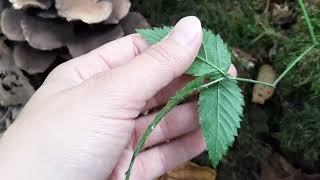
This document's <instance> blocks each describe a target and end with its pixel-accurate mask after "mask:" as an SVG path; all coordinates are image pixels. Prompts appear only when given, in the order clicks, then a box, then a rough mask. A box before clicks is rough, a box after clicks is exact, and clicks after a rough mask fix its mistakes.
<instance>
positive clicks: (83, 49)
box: [67, 25, 124, 57]
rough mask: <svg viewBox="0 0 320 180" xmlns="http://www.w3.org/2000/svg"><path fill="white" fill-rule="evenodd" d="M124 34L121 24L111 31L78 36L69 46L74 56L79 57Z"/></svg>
mask: <svg viewBox="0 0 320 180" xmlns="http://www.w3.org/2000/svg"><path fill="white" fill-rule="evenodd" d="M123 35H124V33H123V30H122V28H121V26H120V25H117V26H116V27H115V28H113V29H112V30H110V31H106V32H103V33H101V32H100V33H95V34H91V35H89V36H88V37H85V38H83V37H76V38H75V39H74V40H73V41H71V42H69V43H67V47H68V49H69V52H70V54H71V56H72V57H78V56H81V55H83V54H86V53H88V52H90V51H91V50H94V49H96V48H98V47H100V46H102V45H103V44H105V43H108V42H110V41H113V40H115V39H118V38H120V37H122V36H123Z"/></svg>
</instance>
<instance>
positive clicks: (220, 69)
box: [137, 27, 231, 76]
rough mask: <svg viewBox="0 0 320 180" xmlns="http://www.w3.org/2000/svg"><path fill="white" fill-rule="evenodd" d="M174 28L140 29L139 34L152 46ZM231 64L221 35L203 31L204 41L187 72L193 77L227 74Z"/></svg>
mask: <svg viewBox="0 0 320 180" xmlns="http://www.w3.org/2000/svg"><path fill="white" fill-rule="evenodd" d="M171 29H172V27H163V28H152V29H138V30H137V32H138V33H139V34H140V35H141V36H142V37H143V38H144V39H145V40H146V41H147V42H149V43H150V44H155V43H157V42H159V41H161V40H162V39H163V38H164V37H165V36H166V35H167V34H168V33H169V32H170V31H171ZM230 64H231V55H230V53H229V51H228V48H227V46H226V44H225V43H224V42H223V40H222V39H221V37H220V36H219V35H214V34H213V33H212V32H211V31H210V30H205V29H204V30H203V41H202V45H201V48H200V50H199V53H198V55H197V58H196V59H195V61H194V62H193V64H192V65H191V67H190V68H189V70H188V71H187V72H186V73H187V74H191V75H193V76H204V75H207V74H213V75H215V74H221V73H223V74H226V73H227V72H228V69H229V67H230Z"/></svg>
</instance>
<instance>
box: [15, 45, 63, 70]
mask: <svg viewBox="0 0 320 180" xmlns="http://www.w3.org/2000/svg"><path fill="white" fill-rule="evenodd" d="M56 58H57V54H56V53H54V52H51V51H41V50H37V49H34V48H32V47H30V46H29V45H28V44H27V43H18V44H16V45H15V47H14V50H13V59H14V62H15V64H16V65H17V66H18V67H19V68H20V69H23V70H25V71H27V72H28V73H29V74H35V73H42V72H44V71H45V70H47V69H48V67H49V66H50V65H51V64H52V63H53V62H54V61H55V60H56Z"/></svg>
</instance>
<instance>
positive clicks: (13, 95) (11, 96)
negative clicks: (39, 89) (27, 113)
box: [0, 55, 34, 106]
mask: <svg viewBox="0 0 320 180" xmlns="http://www.w3.org/2000/svg"><path fill="white" fill-rule="evenodd" d="M0 75H1V78H0V84H1V86H0V105H1V106H13V105H18V104H25V103H26V102H27V101H28V99H29V98H30V97H31V96H32V94H33V93H34V88H33V87H32V86H31V85H30V83H29V80H28V79H27V78H26V77H25V76H24V75H23V73H22V72H21V71H20V69H19V68H18V67H17V66H16V65H15V64H14V62H13V59H12V56H11V55H2V56H1V57H0Z"/></svg>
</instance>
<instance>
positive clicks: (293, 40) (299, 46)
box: [272, 2, 320, 94]
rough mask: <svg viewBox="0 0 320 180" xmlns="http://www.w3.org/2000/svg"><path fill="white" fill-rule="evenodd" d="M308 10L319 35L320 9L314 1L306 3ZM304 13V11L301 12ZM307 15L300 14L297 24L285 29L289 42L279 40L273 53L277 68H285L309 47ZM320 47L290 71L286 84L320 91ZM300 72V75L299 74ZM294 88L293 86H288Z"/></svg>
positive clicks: (311, 92) (316, 91) (284, 82)
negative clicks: (287, 29) (288, 29)
mask: <svg viewBox="0 0 320 180" xmlns="http://www.w3.org/2000/svg"><path fill="white" fill-rule="evenodd" d="M306 8H307V10H308V12H310V21H311V23H312V24H314V28H313V29H314V31H315V34H316V35H317V37H319V35H318V34H319V33H320V25H319V24H320V20H319V18H318V17H319V16H320V9H319V6H317V5H316V4H315V2H314V4H312V3H308V4H307V5H306ZM301 13H302V12H301ZM305 19H306V18H305V17H303V16H299V17H298V20H297V22H296V24H294V25H293V26H292V28H291V29H290V32H288V31H284V32H283V33H282V34H285V36H286V38H287V39H290V41H289V42H278V43H279V44H278V46H277V48H276V49H275V52H274V54H273V58H272V60H273V63H275V65H276V66H277V69H284V68H285V66H286V65H287V64H288V63H290V60H291V59H294V58H296V57H298V56H299V55H300V54H301V53H302V51H303V50H304V49H307V48H308V47H309V46H310V44H311V40H310V38H309V31H308V29H307V28H306V22H305ZM319 54H320V48H319V47H318V48H315V49H314V50H313V51H312V52H310V53H309V55H307V56H306V58H305V59H304V60H303V61H301V62H300V63H299V65H298V66H297V67H296V68H295V70H294V72H293V73H290V74H289V75H288V76H287V77H286V78H285V79H284V81H283V84H284V85H285V86H287V85H289V86H290V87H291V86H292V84H293V85H294V86H296V87H300V88H304V90H305V91H308V92H309V93H310V94H314V93H318V92H320V56H319ZM297 74H298V75H297ZM288 90H289V91H290V90H292V88H288Z"/></svg>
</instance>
